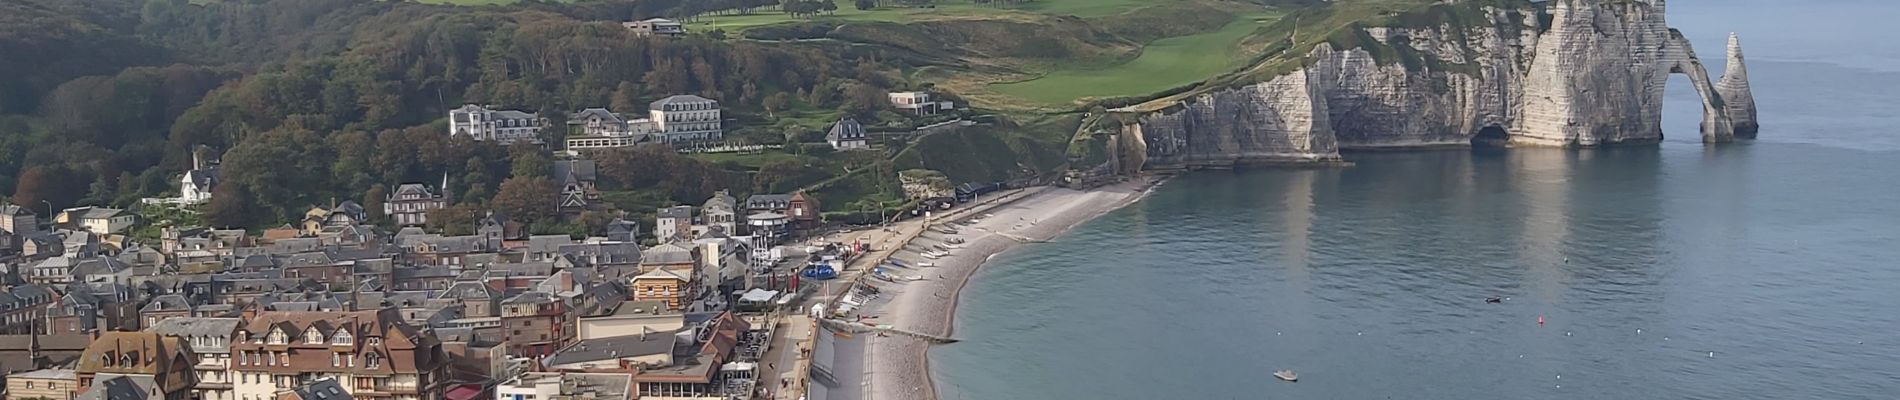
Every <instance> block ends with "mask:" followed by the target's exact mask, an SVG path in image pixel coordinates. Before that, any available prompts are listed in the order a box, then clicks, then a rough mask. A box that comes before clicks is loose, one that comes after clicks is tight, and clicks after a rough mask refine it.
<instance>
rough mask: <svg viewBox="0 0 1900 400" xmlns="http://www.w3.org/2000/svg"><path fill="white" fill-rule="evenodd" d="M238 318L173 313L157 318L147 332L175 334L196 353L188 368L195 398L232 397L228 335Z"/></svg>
mask: <svg viewBox="0 0 1900 400" xmlns="http://www.w3.org/2000/svg"><path fill="white" fill-rule="evenodd" d="M243 322H244V321H243V320H240V319H238V318H203V317H173V318H167V319H164V320H161V321H158V323H156V324H151V327H150V328H146V329H145V330H146V331H147V332H152V333H156V334H159V335H164V336H169V337H176V338H179V339H182V340H184V342H185V343H186V344H187V345H188V346H190V347H191V352H192V353H195V354H197V355H198V363H197V364H194V365H193V366H192V370H193V371H194V372H195V373H197V375H198V380H197V381H198V383H197V385H196V386H195V387H193V388H192V392H193V393H194V394H196V397H197V398H198V399H203V400H231V399H236V398H237V397H235V396H234V395H235V394H234V393H233V392H232V390H231V385H232V383H233V382H232V381H233V380H232V379H231V373H230V368H231V338H232V335H235V334H236V333H237V328H238V325H239V324H241V323H243Z"/></svg>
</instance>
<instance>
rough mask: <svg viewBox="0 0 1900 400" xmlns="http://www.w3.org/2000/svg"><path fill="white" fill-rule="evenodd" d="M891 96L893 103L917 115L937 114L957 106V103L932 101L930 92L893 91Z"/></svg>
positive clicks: (900, 108)
mask: <svg viewBox="0 0 1900 400" xmlns="http://www.w3.org/2000/svg"><path fill="white" fill-rule="evenodd" d="M890 97H891V105H893V106H896V107H897V109H899V110H904V111H908V112H910V113H913V114H916V115H935V114H937V113H938V112H941V111H943V110H949V109H955V108H957V105H956V103H952V102H948V101H931V98H930V93H929V92H891V93H890Z"/></svg>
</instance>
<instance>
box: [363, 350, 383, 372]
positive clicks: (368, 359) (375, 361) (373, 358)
mask: <svg viewBox="0 0 1900 400" xmlns="http://www.w3.org/2000/svg"><path fill="white" fill-rule="evenodd" d="M382 364H383V357H382V356H381V355H377V354H376V353H369V355H368V356H365V357H363V366H364V367H367V368H369V369H376V367H377V366H379V365H382Z"/></svg>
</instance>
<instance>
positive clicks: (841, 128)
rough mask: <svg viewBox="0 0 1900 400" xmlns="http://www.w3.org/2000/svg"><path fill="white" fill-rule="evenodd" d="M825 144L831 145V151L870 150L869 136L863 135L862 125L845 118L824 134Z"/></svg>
mask: <svg viewBox="0 0 1900 400" xmlns="http://www.w3.org/2000/svg"><path fill="white" fill-rule="evenodd" d="M825 142H829V143H831V148H832V149H833V150H864V149H869V148H871V144H870V136H869V135H866V134H865V133H864V125H861V124H858V120H855V119H851V118H845V119H842V120H838V123H836V124H832V125H831V132H830V133H826V134H825Z"/></svg>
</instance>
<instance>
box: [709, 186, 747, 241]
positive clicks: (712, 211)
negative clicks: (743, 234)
mask: <svg viewBox="0 0 1900 400" xmlns="http://www.w3.org/2000/svg"><path fill="white" fill-rule="evenodd" d="M738 207H739V201H738V200H737V199H734V198H733V197H732V193H731V192H729V191H726V190H724V189H721V190H719V191H717V192H713V195H712V197H711V198H708V199H706V202H705V203H704V204H702V205H700V207H699V218H700V223H702V224H705V225H707V226H711V227H717V228H719V229H721V230H724V231H725V233H726V234H727V235H737V234H739V225H740V224H741V222H740V221H739V209H738Z"/></svg>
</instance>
